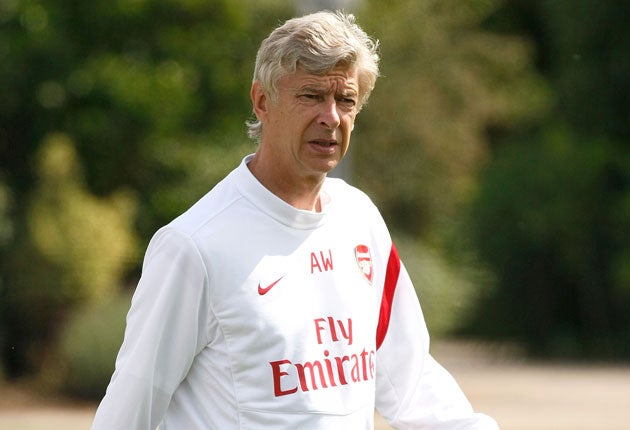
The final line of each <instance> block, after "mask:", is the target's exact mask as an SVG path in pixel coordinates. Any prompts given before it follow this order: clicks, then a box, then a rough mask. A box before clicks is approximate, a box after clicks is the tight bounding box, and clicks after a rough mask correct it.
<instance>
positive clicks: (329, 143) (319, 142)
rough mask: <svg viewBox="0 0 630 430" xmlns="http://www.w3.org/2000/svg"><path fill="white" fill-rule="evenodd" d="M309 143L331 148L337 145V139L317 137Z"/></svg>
mask: <svg viewBox="0 0 630 430" xmlns="http://www.w3.org/2000/svg"><path fill="white" fill-rule="evenodd" d="M308 143H310V144H311V145H316V146H320V147H322V148H330V147H332V146H336V145H337V141H336V140H328V139H315V140H310V141H309V142H308Z"/></svg>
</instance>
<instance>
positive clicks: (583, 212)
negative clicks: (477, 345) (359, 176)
mask: <svg viewBox="0 0 630 430" xmlns="http://www.w3.org/2000/svg"><path fill="white" fill-rule="evenodd" d="M624 11H627V4H626V3H625V2H623V1H607V2H598V1H594V0H579V1H572V2H569V1H544V0H539V1H535V2H523V1H509V2H507V6H506V8H504V9H502V10H500V11H499V12H498V13H497V14H496V15H495V16H494V17H493V19H492V20H491V21H492V26H493V27H495V28H501V29H503V30H505V29H507V28H510V27H512V28H520V29H522V30H521V31H525V32H528V33H529V34H531V37H532V39H533V40H535V41H537V49H538V53H539V54H538V62H537V63H538V67H539V69H540V71H541V73H543V74H544V75H545V77H546V78H547V79H548V81H549V82H550V83H551V84H552V89H553V99H554V104H553V106H552V107H551V109H550V111H549V114H548V115H547V116H545V117H544V118H543V119H542V121H540V122H539V123H537V124H535V126H534V127H530V128H529V129H523V130H519V132H518V133H512V134H506V135H503V136H500V138H498V139H495V142H494V145H495V147H496V150H495V151H494V154H493V155H494V156H493V158H492V162H491V163H490V164H489V165H488V166H487V167H486V169H485V173H484V175H483V178H482V181H481V185H480V188H479V190H478V193H476V196H475V197H474V198H473V199H472V203H471V204H472V218H471V219H472V222H471V228H472V231H473V236H474V238H475V243H476V245H477V248H478V249H479V253H480V255H481V256H482V258H483V261H484V262H485V263H486V264H488V266H489V267H490V268H491V269H492V270H493V271H494V272H495V273H496V274H497V275H498V281H497V285H496V289H495V290H494V294H491V295H489V297H488V298H487V301H486V302H485V305H484V306H481V307H480V308H479V309H478V313H477V316H476V318H475V319H474V324H473V326H476V328H477V330H476V331H475V332H476V333H489V334H492V335H497V336H500V337H502V338H505V337H508V338H514V337H517V338H520V339H521V340H523V341H524V342H525V344H526V346H528V347H529V349H530V350H531V351H534V352H537V353H540V354H546V355H571V356H577V357H589V356H591V357H592V356H597V357H605V358H612V357H630V350H629V349H628V345H629V344H630V343H629V337H628V333H629V332H630V331H629V329H630V318H628V309H630V295H629V287H628V286H629V285H630V276H629V275H628V274H629V273H630V263H629V261H630V250H629V248H628V243H630V240H629V238H628V231H630V225H629V223H630V205H629V204H628V202H629V201H630V191H629V189H628V184H629V183H630V177H629V176H628V172H630V153H629V152H628V146H627V143H628V135H629V130H630V129H629V127H628V121H627V119H628V114H629V112H628V106H630V105H629V103H628V102H629V96H630V86H629V85H628V84H629V81H628V76H630V63H629V62H628V56H627V55H624V54H622V53H623V52H627V51H628V49H630V30H629V29H628V26H627V25H626V23H625V13H624ZM522 17H525V19H524V20H522ZM519 19H521V21H520V25H517V26H516V27H514V23H515V22H519ZM512 31H513V30H512ZM491 321H492V322H494V324H489V322H491Z"/></svg>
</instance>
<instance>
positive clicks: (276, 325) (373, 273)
mask: <svg viewBox="0 0 630 430" xmlns="http://www.w3.org/2000/svg"><path fill="white" fill-rule="evenodd" d="M250 157H251V156H248V157H246V158H245V159H244V160H243V162H242V163H241V165H240V166H239V167H238V168H237V169H235V170H234V171H233V172H232V173H230V174H229V175H228V176H227V177H226V178H225V179H224V180H223V181H222V182H220V183H219V184H218V185H217V186H216V187H215V188H214V189H213V190H211V191H210V192H209V193H208V194H207V195H206V196H204V197H203V198H202V199H201V200H199V201H198V202H197V203H196V204H195V205H194V206H192V207H191V208H190V209H189V210H188V211H186V212H185V213H184V214H182V215H181V216H180V217H178V218H177V219H175V220H174V221H173V222H171V223H170V224H169V225H167V226H165V227H163V228H162V229H160V230H159V231H158V232H157V233H156V234H155V236H154V237H153V239H152V240H151V243H150V244H149V247H148V249H147V252H146V256H145V260H144V264H143V269H142V277H141V279H140V282H139V285H138V288H137V290H136V293H135V295H134V298H133V300H132V305H131V309H130V311H129V315H128V317H127V329H126V332H125V339H124V342H123V344H122V347H121V349H120V352H119V355H118V358H117V360H116V371H115V372H114V375H113V377H112V380H111V382H110V385H109V387H108V389H107V394H106V395H105V397H104V399H103V401H102V403H101V405H100V406H99V408H98V411H97V413H96V417H95V420H94V423H93V426H92V429H93V430H116V429H120V430H132V429H133V430H154V429H155V428H156V427H157V426H158V425H160V428H161V429H162V430H210V429H221V430H231V429H256V430H258V429H308V430H314V429H326V430H330V429H352V430H354V429H372V428H373V427H374V422H373V420H374V408H375V407H376V408H377V409H378V411H379V412H380V413H381V415H383V416H384V417H385V419H386V420H387V421H388V422H389V423H390V424H391V425H392V426H395V427H397V428H399V429H420V428H422V429H425V428H426V429H449V430H452V429H497V428H498V427H497V426H496V424H495V422H494V421H493V420H492V419H490V418H488V417H486V416H485V415H481V414H475V413H474V412H473V410H472V408H471V406H470V404H469V402H468V401H467V400H466V398H465V396H464V394H463V393H462V392H461V390H460V389H459V387H458V386H457V384H456V383H455V381H454V380H453V378H452V377H451V376H450V374H449V373H448V372H447V371H445V370H444V369H443V368H442V367H441V366H440V365H439V364H437V362H436V361H435V360H433V359H432V358H431V356H430V355H429V352H428V350H429V336H428V333H427V329H426V326H425V323H424V319H423V316H422V312H421V310H420V306H419V304H418V300H417V297H416V294H415V292H414V289H413V286H412V284H411V281H410V280H409V276H408V275H407V272H406V270H405V268H404V266H403V265H402V264H401V262H400V259H399V257H398V254H397V252H396V249H395V247H394V246H393V244H392V241H391V238H390V236H389V233H388V231H387V228H386V226H385V223H384V222H383V220H382V218H381V216H380V214H379V212H378V210H377V209H376V207H375V206H374V205H373V204H372V202H371V201H370V200H369V198H368V197H367V196H366V195H365V194H363V193H362V192H360V191H358V190H357V189H356V188H353V187H351V186H349V185H348V184H346V183H345V182H343V181H342V180H339V179H331V178H329V179H326V181H325V183H324V186H323V188H322V196H324V197H325V200H326V201H327V203H326V204H325V206H324V208H323V210H322V212H321V213H316V212H310V211H304V210H298V209H295V208H294V207H292V206H290V205H288V204H287V203H285V202H284V201H282V200H281V199H279V198H278V197H276V196H275V195H274V194H272V193H271V192H269V191H268V190H267V189H266V188H264V187H263V186H262V185H261V184H260V183H259V182H258V181H257V180H256V178H255V177H254V176H253V175H252V174H251V172H250V171H249V169H248V168H247V165H246V164H247V162H248V161H249V159H250Z"/></svg>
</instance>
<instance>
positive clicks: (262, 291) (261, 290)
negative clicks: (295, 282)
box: [258, 276, 284, 296]
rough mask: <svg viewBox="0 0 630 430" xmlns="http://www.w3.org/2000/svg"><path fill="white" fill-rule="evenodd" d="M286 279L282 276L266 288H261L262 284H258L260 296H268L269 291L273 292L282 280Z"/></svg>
mask: <svg viewBox="0 0 630 430" xmlns="http://www.w3.org/2000/svg"><path fill="white" fill-rule="evenodd" d="M282 278H284V276H280V277H279V278H278V279H276V280H275V281H274V282H272V283H271V284H269V285H267V286H266V287H264V288H263V287H261V286H260V282H259V283H258V294H260V295H261V296H264V295H265V294H267V293H268V292H269V290H271V289H272V288H273V287H274V286H275V285H276V284H277V283H278V282H280V280H281V279H282Z"/></svg>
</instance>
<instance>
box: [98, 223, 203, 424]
mask: <svg viewBox="0 0 630 430" xmlns="http://www.w3.org/2000/svg"><path fill="white" fill-rule="evenodd" d="M207 300H208V294H207V278H206V271H205V267H204V265H203V262H202V261H201V258H200V256H199V255H198V253H197V250H196V247H195V246H194V244H193V243H192V242H191V240H190V239H189V238H187V237H184V236H183V235H180V234H178V233H177V232H175V231H172V230H169V229H163V230H160V231H159V232H158V233H157V234H156V235H155V237H154V238H153V239H152V240H151V243H150V244H149V248H148V250H147V253H146V256H145V261H144V265H143V269H142V277H141V279H140V282H139V284H138V287H137V289H136V292H135V294H134V297H133V300H132V303H131V309H130V311H129V314H128V315H127V328H126V330H125V338H124V341H123V344H122V347H121V349H120V352H119V354H118V358H117V359H116V370H115V372H114V375H113V376H112V380H111V382H110V384H109V386H108V388H107V393H106V394H105V397H104V398H103V401H102V402H101V404H100V406H99V408H98V410H97V412H96V417H95V419H94V423H93V425H92V430H116V429H120V430H122V429H124V430H130V429H132V430H154V429H155V428H156V427H157V426H158V425H159V423H160V421H161V420H162V417H163V416H164V413H165V411H166V409H167V407H168V405H169V402H170V399H171V396H172V394H173V392H174V391H175V390H176V389H177V387H178V386H179V384H180V382H181V381H182V380H183V379H184V378H185V376H186V374H187V372H188V370H189V369H190V366H191V364H192V362H193V359H194V357H195V355H196V354H197V353H198V352H199V351H201V349H203V347H204V346H205V345H206V344H207V341H208V340H207V334H206V326H207V309H208V306H207V304H208V303H207Z"/></svg>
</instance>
